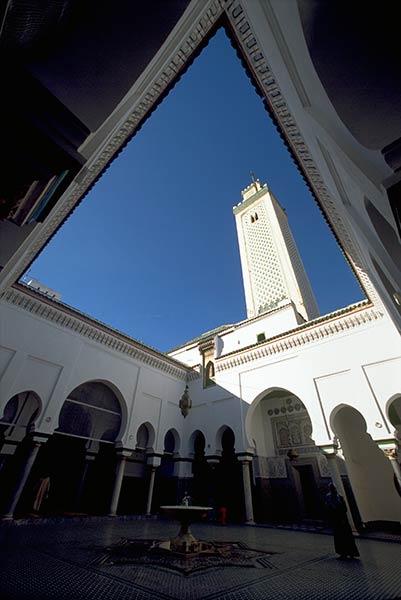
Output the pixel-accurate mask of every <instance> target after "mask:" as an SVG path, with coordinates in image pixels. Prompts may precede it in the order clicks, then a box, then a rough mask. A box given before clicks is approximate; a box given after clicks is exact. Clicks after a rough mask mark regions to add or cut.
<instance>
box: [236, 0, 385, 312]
mask: <svg viewBox="0 0 401 600" xmlns="http://www.w3.org/2000/svg"><path fill="white" fill-rule="evenodd" d="M246 5H247V2H246V0H241V1H239V0H233V1H231V2H229V1H227V4H226V13H227V16H228V19H229V21H230V24H231V26H232V29H233V31H234V34H235V37H236V39H237V42H238V44H239V46H240V49H241V52H242V53H243V56H244V57H245V60H246V62H247V65H248V67H249V69H250V70H251V72H252V74H253V77H254V78H255V81H256V82H257V85H258V88H259V90H260V91H261V93H262V94H263V95H264V97H265V98H266V101H267V103H268V105H269V107H270V109H271V111H272V113H273V115H274V117H275V119H276V120H277V122H278V124H279V126H280V129H281V132H282V134H283V136H284V138H285V140H286V142H287V143H288V145H289V147H290V148H291V150H292V152H293V153H294V155H295V156H296V157H297V160H298V163H299V165H300V168H301V169H302V171H303V172H304V174H305V177H306V178H307V180H308V182H309V184H310V185H311V187H312V189H313V190H314V192H315V194H316V197H317V198H318V199H319V201H320V204H321V208H322V210H323V212H324V213H325V215H326V216H327V220H328V222H329V225H330V227H332V229H333V231H334V232H335V234H336V236H337V238H338V240H339V242H340V249H341V250H342V252H343V254H344V257H345V259H346V260H347V261H348V262H349V263H350V264H351V267H352V269H353V270H354V272H355V274H356V275H357V277H358V279H359V281H360V282H361V285H362V286H363V288H364V290H365V292H366V294H367V295H368V297H369V299H370V300H371V301H372V302H373V303H374V304H376V305H377V306H378V307H382V302H381V300H380V298H379V296H378V294H377V292H376V290H375V288H374V287H373V285H372V283H371V281H370V279H369V277H368V275H367V273H366V272H365V270H364V269H363V267H362V265H364V264H365V260H364V258H363V255H362V253H361V251H360V249H359V247H358V245H357V243H356V242H355V241H354V239H353V235H352V233H351V232H350V228H349V226H348V225H347V223H346V222H345V220H344V219H343V217H342V215H341V214H340V211H339V207H338V206H337V204H336V202H335V200H334V198H333V197H332V195H331V194H330V192H329V190H328V188H327V186H326V184H325V183H324V180H323V178H322V176H321V174H320V171H319V169H318V167H317V165H316V162H315V160H314V158H313V157H312V155H311V153H310V150H309V148H308V146H307V144H306V142H305V140H304V138H303V136H302V134H301V132H300V130H299V128H298V125H297V123H296V121H295V118H294V117H293V115H292V114H291V111H290V110H289V107H288V104H287V102H286V100H285V98H284V96H283V94H282V91H281V89H280V86H279V84H278V82H277V79H276V76H275V74H274V73H273V71H272V69H271V66H270V64H269V62H268V61H267V59H266V57H265V56H264V53H263V51H262V49H261V46H260V44H259V43H258V40H257V37H256V35H255V32H254V30H253V27H252V24H251V22H250V19H249V17H248V15H247V13H246V8H245V7H246ZM263 6H264V13H265V15H266V18H267V21H268V23H269V26H270V28H271V30H272V31H273V33H274V37H275V40H276V43H277V44H278V46H279V48H280V51H281V52H282V54H284V56H283V60H284V62H285V64H286V67H287V69H288V71H289V73H290V75H292V77H293V83H294V85H295V87H296V89H297V93H298V95H299V97H300V100H301V103H302V104H303V105H305V104H306V105H307V104H308V102H309V99H308V98H307V96H306V92H305V93H304V89H303V86H302V89H301V88H300V87H299V85H298V86H297V82H298V83H299V81H300V78H299V75H298V73H295V72H294V69H295V65H294V64H293V61H292V58H291V54H290V51H289V49H288V47H287V44H285V45H284V46H283V44H282V41H283V40H284V37H283V34H282V32H281V30H279V29H278V28H277V27H278V22H277V19H276V18H275V15H274V11H273V9H272V7H271V6H270V3H269V2H266V3H265V4H264V5H263ZM284 42H285V40H284ZM289 57H290V58H291V60H290V61H289V60H288V58H289ZM286 59H287V60H286ZM291 65H292V67H293V68H292V67H291ZM344 248H346V249H347V252H345V251H344Z"/></svg>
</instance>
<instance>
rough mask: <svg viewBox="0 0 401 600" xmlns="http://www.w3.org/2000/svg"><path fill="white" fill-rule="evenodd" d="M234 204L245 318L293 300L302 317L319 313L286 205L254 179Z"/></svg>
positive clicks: (311, 316) (264, 185)
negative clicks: (290, 224) (245, 311)
mask: <svg viewBox="0 0 401 600" xmlns="http://www.w3.org/2000/svg"><path fill="white" fill-rule="evenodd" d="M251 178H252V182H251V183H250V185H248V186H247V187H246V188H245V189H244V190H242V192H241V194H242V201H241V202H239V203H238V204H237V205H236V206H234V207H233V212H234V215H235V221H236V225H237V233H238V243H239V248H240V256H241V267H242V276H243V281H244V289H245V301H246V307H247V316H248V318H252V317H256V316H257V315H259V314H262V313H265V312H268V311H269V310H273V309H274V308H277V307H278V306H279V305H281V304H282V303H283V302H285V301H287V302H292V303H293V304H294V306H295V309H296V311H297V312H298V313H299V315H301V317H302V318H303V319H305V321H307V320H310V319H313V318H315V317H317V316H318V315H319V310H318V307H317V304H316V300H315V298H314V295H313V292H312V288H311V285H310V283H309V280H308V278H307V275H306V273H305V269H304V266H303V264H302V260H301V257H300V255H299V252H298V249H297V246H296V243H295V240H294V238H293V235H292V232H291V229H290V227H289V224H288V219H287V215H286V212H285V210H284V208H283V207H282V206H281V205H280V204H279V202H278V201H277V199H276V198H275V197H274V195H273V194H272V192H271V191H270V189H269V188H268V186H267V184H263V185H262V183H261V182H260V180H259V179H256V180H255V178H254V176H253V173H251Z"/></svg>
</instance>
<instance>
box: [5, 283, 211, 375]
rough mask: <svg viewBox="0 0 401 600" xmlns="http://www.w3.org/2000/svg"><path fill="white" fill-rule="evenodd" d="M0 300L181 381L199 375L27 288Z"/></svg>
mask: <svg viewBox="0 0 401 600" xmlns="http://www.w3.org/2000/svg"><path fill="white" fill-rule="evenodd" d="M0 299H1V300H3V301H4V302H7V303H8V304H12V305H14V306H17V307H18V308H20V309H22V310H24V311H27V312H29V313H31V314H32V315H35V316H36V317H39V318H41V319H44V320H46V321H49V322H51V323H53V324H54V325H57V326H58V327H62V328H65V329H68V330H70V331H73V332H74V333H76V334H78V335H80V336H82V337H84V338H87V339H90V340H91V341H93V342H96V343H98V344H101V345H102V346H106V347H107V348H109V349H111V350H114V351H115V352H120V353H121V354H125V355H126V356H129V357H130V358H132V359H134V360H138V361H140V362H141V363H143V364H145V365H148V366H150V367H153V368H154V369H158V370H160V371H163V372H164V373H166V374H168V375H171V376H173V377H177V378H179V379H181V380H183V381H190V380H192V379H196V378H198V377H199V373H197V372H196V371H193V369H192V368H191V367H186V366H185V365H183V364H182V363H180V362H179V361H177V360H175V359H174V358H171V357H169V356H166V355H165V354H163V353H161V352H158V351H157V350H155V349H154V348H150V347H149V346H146V345H145V344H142V343H141V342H139V341H138V340H135V339H133V338H131V337H129V336H128V335H126V334H124V333H122V332H119V331H117V330H115V329H113V328H111V327H108V326H107V325H105V324H104V323H101V322H100V321H97V320H96V319H94V318H92V317H89V316H88V315H85V314H83V313H81V312H79V311H78V310H76V309H74V308H71V307H69V306H67V305H65V304H63V303H62V302H59V301H54V300H51V299H50V298H47V297H46V296H44V295H43V294H40V293H39V292H36V291H34V290H31V289H29V288H27V286H21V285H19V284H16V285H15V286H14V287H13V288H11V289H9V290H7V291H6V292H3V294H1V296H0Z"/></svg>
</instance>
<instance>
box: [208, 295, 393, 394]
mask: <svg viewBox="0 0 401 600" xmlns="http://www.w3.org/2000/svg"><path fill="white" fill-rule="evenodd" d="M361 305H362V308H359V309H358V308H357V309H356V312H354V313H353V314H348V315H347V314H345V315H344V314H343V313H344V310H340V311H337V312H336V313H331V314H329V315H326V317H323V318H319V319H315V320H314V321H310V322H309V323H305V324H304V325H301V326H300V327H297V329H294V330H292V331H290V332H288V333H286V334H284V335H280V336H275V337H273V338H270V339H268V340H266V341H265V342H262V343H259V344H258V346H257V348H255V347H254V346H250V347H248V348H245V349H242V350H236V351H234V352H231V353H229V354H226V355H225V356H223V357H221V358H217V359H216V371H217V373H219V372H221V371H226V370H228V369H233V368H235V367H238V366H241V365H243V364H246V363H248V362H250V361H253V360H257V359H262V358H268V357H270V356H273V355H275V354H280V353H281V352H286V351H287V350H293V349H296V348H298V347H299V346H305V345H306V344H310V343H313V342H318V341H321V340H323V339H325V338H329V337H332V336H333V335H336V334H339V333H343V332H345V331H348V330H352V329H354V328H356V327H360V326H361V325H364V324H367V323H371V322H373V321H376V320H377V319H380V318H382V316H383V315H382V313H381V312H380V311H378V310H377V309H375V308H374V307H372V306H370V307H366V308H365V306H366V303H361ZM352 309H353V310H355V307H351V309H350V310H352ZM336 315H338V317H337V318H336ZM323 319H327V321H326V322H325V321H324V320H323ZM322 321H323V322H322ZM217 383H218V381H217Z"/></svg>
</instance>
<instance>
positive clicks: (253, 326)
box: [219, 301, 303, 355]
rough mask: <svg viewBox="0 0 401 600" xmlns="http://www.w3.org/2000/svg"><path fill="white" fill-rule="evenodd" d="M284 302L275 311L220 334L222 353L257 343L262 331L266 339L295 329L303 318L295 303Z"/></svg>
mask: <svg viewBox="0 0 401 600" xmlns="http://www.w3.org/2000/svg"><path fill="white" fill-rule="evenodd" d="M282 304H283V306H281V307H279V308H277V309H275V310H274V311H272V312H270V313H266V314H265V315H261V316H260V317H258V318H257V319H254V320H251V321H248V322H244V323H239V324H238V325H236V326H234V329H233V330H230V331H228V333H223V334H222V335H221V336H219V337H221V339H222V350H221V353H220V354H221V355H224V354H227V353H229V352H235V351H237V350H240V349H241V348H246V347H247V346H251V345H253V344H256V342H257V336H258V334H260V333H264V334H265V337H266V339H269V338H271V337H273V336H275V335H278V334H280V333H284V332H285V331H290V330H291V329H295V328H296V327H298V325H300V324H301V323H303V319H302V318H301V317H300V315H299V314H298V313H297V311H296V310H295V307H294V305H293V304H288V301H287V303H286V302H283V303H282Z"/></svg>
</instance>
